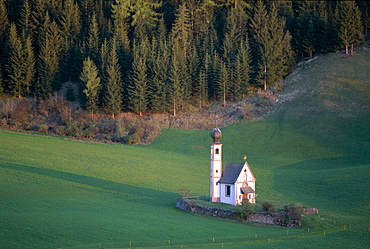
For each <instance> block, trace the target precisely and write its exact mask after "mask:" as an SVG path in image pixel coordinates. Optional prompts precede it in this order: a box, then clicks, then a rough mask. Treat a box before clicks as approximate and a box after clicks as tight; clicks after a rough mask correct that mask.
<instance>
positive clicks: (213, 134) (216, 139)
mask: <svg viewBox="0 0 370 249" xmlns="http://www.w3.org/2000/svg"><path fill="white" fill-rule="evenodd" d="M211 137H212V138H213V141H214V143H220V138H221V137H222V133H221V131H220V129H219V128H214V129H213V130H212V132H211Z"/></svg>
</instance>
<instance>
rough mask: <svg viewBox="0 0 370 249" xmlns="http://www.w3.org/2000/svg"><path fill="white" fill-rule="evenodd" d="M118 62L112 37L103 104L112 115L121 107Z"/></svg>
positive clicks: (114, 41)
mask: <svg viewBox="0 0 370 249" xmlns="http://www.w3.org/2000/svg"><path fill="white" fill-rule="evenodd" d="M120 69H121V68H120V66H119V64H118V55H117V43H116V39H115V38H114V37H113V38H111V40H110V52H109V59H108V65H107V72H106V74H107V82H106V87H105V104H106V106H107V110H108V113H109V114H111V115H112V116H113V117H114V116H115V115H117V114H118V113H119V112H120V111H121V109H122V90H123V89H122V76H121V71H120Z"/></svg>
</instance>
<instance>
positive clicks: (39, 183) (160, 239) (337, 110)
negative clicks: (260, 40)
mask: <svg viewBox="0 0 370 249" xmlns="http://www.w3.org/2000/svg"><path fill="white" fill-rule="evenodd" d="M369 68H370V51H368V50H361V51H358V53H357V54H356V55H355V56H348V57H345V56H343V55H341V54H329V55H326V56H322V57H319V58H316V59H312V60H311V61H309V62H307V63H304V64H302V65H300V66H299V67H298V68H297V70H296V71H295V72H294V73H292V74H291V75H289V76H288V77H287V78H286V79H285V80H286V87H285V89H284V90H283V91H282V92H281V93H280V94H279V101H278V102H277V103H276V106H275V109H274V111H272V112H271V113H269V114H268V115H267V117H266V118H265V119H263V120H259V121H254V122H249V123H245V122H239V123H236V124H233V125H230V126H227V127H223V128H222V132H223V138H222V139H221V142H222V143H223V161H224V165H225V164H226V162H228V161H242V160H243V157H244V155H246V156H247V157H248V159H247V160H248V162H249V164H250V166H251V168H252V170H253V171H254V174H255V176H256V178H257V183H256V188H257V191H256V192H257V193H258V198H257V202H258V204H257V205H261V203H262V202H263V201H265V200H270V201H274V202H275V203H280V204H281V205H283V204H284V203H291V202H293V203H302V204H303V205H306V206H307V207H315V208H318V209H319V212H320V215H313V216H310V217H307V218H306V220H305V221H304V225H305V227H304V228H301V229H286V228H280V227H268V226H255V225H248V224H240V223H236V222H233V221H228V220H222V219H218V218H211V217H204V216H200V215H196V214H190V213H186V212H183V211H180V210H177V209H176V208H175V204H176V201H177V198H178V197H180V195H179V193H178V190H179V189H181V188H186V189H190V190H191V193H192V194H193V195H207V194H208V191H209V190H208V189H209V145H210V143H211V142H212V139H211V137H210V135H209V134H210V131H200V130H197V131H194V130H176V129H167V130H163V131H162V133H161V135H160V137H159V138H157V139H156V140H155V142H154V143H153V144H151V145H146V146H144V145H140V146H128V145H121V144H114V145H111V144H95V143H81V142H77V141H72V140H67V139H64V138H60V137H47V136H41V135H34V134H29V133H19V132H9V131H0V193H1V195H0V210H1V211H0V214H1V219H0V220H1V223H0V224H1V225H0V248H71V247H73V248H104V247H105V248H107V247H110V248H125V247H130V246H132V247H157V248H162V247H168V248H180V245H183V248H186V246H188V247H192V248H197V247H198V248H204V247H207V248H221V247H222V246H223V247H227V248H282V247H286V248H292V247H295V248H323V247H324V248H364V247H366V245H367V246H368V245H369V244H370V212H369V210H370V195H369V190H370V181H369V176H370V71H369Z"/></svg>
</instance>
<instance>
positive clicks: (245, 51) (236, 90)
mask: <svg viewBox="0 0 370 249" xmlns="http://www.w3.org/2000/svg"><path fill="white" fill-rule="evenodd" d="M235 72H236V73H235V75H236V77H235V84H234V86H233V95H234V96H235V97H236V98H240V97H242V96H245V95H246V94H247V93H248V86H249V83H250V74H251V55H250V49H249V42H248V37H247V36H246V37H245V39H243V40H241V41H240V43H239V49H238V55H237V58H236V65H235Z"/></svg>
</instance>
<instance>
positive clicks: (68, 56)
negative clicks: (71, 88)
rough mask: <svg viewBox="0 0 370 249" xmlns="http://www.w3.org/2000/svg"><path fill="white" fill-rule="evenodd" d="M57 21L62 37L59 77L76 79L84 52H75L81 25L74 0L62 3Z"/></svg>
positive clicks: (79, 14) (66, 79) (79, 13)
mask: <svg viewBox="0 0 370 249" xmlns="http://www.w3.org/2000/svg"><path fill="white" fill-rule="evenodd" d="M59 23H60V30H61V36H62V39H63V46H62V47H61V56H60V57H61V58H60V77H59V78H60V79H61V80H62V81H68V80H77V79H78V76H79V74H80V70H79V69H80V64H81V58H83V57H84V54H80V55H78V54H76V51H77V50H78V38H79V36H80V32H81V29H82V27H81V12H80V10H79V8H78V4H77V3H76V2H75V1H74V0H66V1H65V2H64V3H63V8H62V13H61V15H60V20H59ZM66 72H68V73H66Z"/></svg>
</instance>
